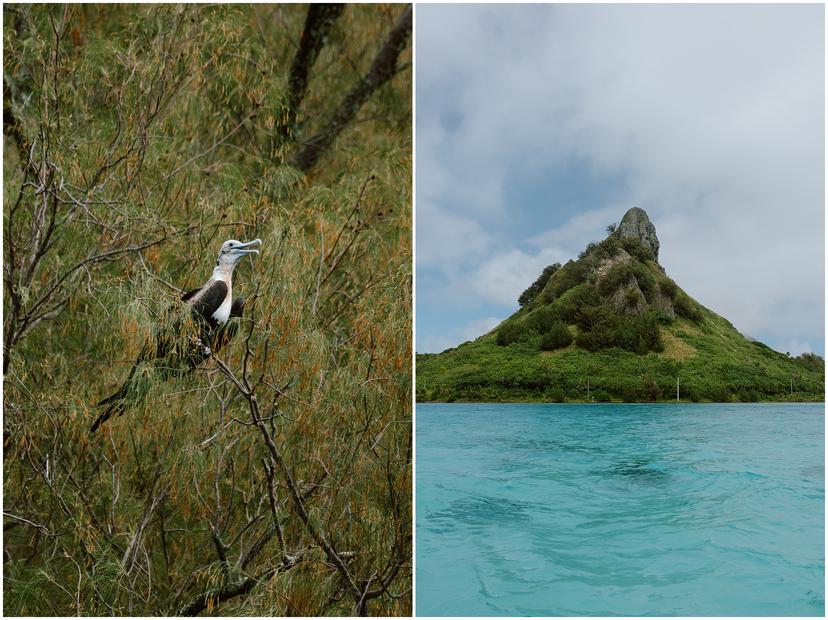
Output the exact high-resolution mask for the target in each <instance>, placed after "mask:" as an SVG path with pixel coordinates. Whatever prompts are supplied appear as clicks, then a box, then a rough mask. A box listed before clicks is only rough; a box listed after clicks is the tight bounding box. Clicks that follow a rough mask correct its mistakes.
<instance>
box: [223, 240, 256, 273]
mask: <svg viewBox="0 0 828 620" xmlns="http://www.w3.org/2000/svg"><path fill="white" fill-rule="evenodd" d="M261 243H262V240H261V239H253V241H246V242H242V241H236V240H235V239H228V240H227V241H225V242H224V243H222V244H221V250H219V255H218V260H217V261H216V268H215V270H214V272H216V271H220V272H224V273H230V272H232V271H233V267H235V266H236V263H238V262H239V261H240V260H241V259H242V258H244V257H245V256H246V255H248V254H258V253H259V250H258V249H256V248H254V247H251V246H254V245H261Z"/></svg>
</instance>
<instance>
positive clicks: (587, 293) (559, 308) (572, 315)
mask: <svg viewBox="0 0 828 620" xmlns="http://www.w3.org/2000/svg"><path fill="white" fill-rule="evenodd" d="M600 303H601V297H600V296H599V295H598V290H597V289H596V288H595V286H593V285H592V284H588V283H584V284H579V285H578V286H576V287H574V288H571V289H569V290H568V291H566V292H565V293H564V294H563V295H561V296H560V297H559V298H558V300H557V301H555V303H554V304H553V305H552V309H553V311H554V312H555V314H556V316H557V317H558V318H559V319H561V320H562V321H566V322H567V323H574V322H575V320H576V316H577V314H578V310H580V309H581V308H583V307H586V306H597V305H600Z"/></svg>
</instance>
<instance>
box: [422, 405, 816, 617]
mask: <svg viewBox="0 0 828 620" xmlns="http://www.w3.org/2000/svg"><path fill="white" fill-rule="evenodd" d="M823 432H824V407H823V405H822V404H817V405H795V404H783V405H776V404H769V405H765V404H761V405H525V404H521V405H504V404H496V405H487V404H445V405H436V404H420V405H418V406H417V461H416V485H417V497H416V500H417V508H416V509H417V539H416V554H417V557H416V560H417V564H416V571H417V576H416V578H417V600H416V604H417V608H416V610H417V615H420V616H429V615H691V616H692V615H723V616H726V615H810V616H816V615H820V616H821V615H823V611H824V598H825V592H824V570H825V569H824V558H825V554H824V542H823V541H824V512H823V511H824V497H825V489H824V473H823V471H824V469H823V466H824V458H823V457H824V455H823V445H824V444H823Z"/></svg>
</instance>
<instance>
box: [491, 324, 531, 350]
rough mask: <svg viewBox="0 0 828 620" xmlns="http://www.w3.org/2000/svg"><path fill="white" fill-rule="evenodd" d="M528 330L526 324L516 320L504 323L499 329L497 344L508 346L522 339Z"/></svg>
mask: <svg viewBox="0 0 828 620" xmlns="http://www.w3.org/2000/svg"><path fill="white" fill-rule="evenodd" d="M526 331H527V329H526V326H525V325H522V324H520V323H518V322H515V321H510V322H508V323H504V324H503V325H501V326H500V327H499V328H498V329H497V344H499V345H500V346H501V347H506V346H509V345H510V344H512V343H513V342H517V341H518V340H520V339H521V338H522V337H523V335H524V333H525V332H526Z"/></svg>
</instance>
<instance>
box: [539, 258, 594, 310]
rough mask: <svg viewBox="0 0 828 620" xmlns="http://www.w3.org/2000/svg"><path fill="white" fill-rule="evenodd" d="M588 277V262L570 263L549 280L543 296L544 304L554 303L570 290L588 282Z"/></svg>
mask: <svg viewBox="0 0 828 620" xmlns="http://www.w3.org/2000/svg"><path fill="white" fill-rule="evenodd" d="M588 275H589V264H588V263H587V261H580V260H579V261H570V262H568V263H567V264H566V265H564V266H563V267H561V268H560V269H559V270H558V271H557V272H556V273H555V274H554V275H553V276H552V277H551V278H550V279H549V282H548V283H547V285H546V288H545V289H544V290H543V294H542V295H541V297H542V301H543V303H545V304H549V303H552V302H553V301H555V300H556V299H557V298H558V297H560V296H561V295H563V294H564V293H565V292H566V291H568V290H569V289H571V288H573V287H575V286H577V285H579V284H582V283H584V282H586V280H587V276H588Z"/></svg>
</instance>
